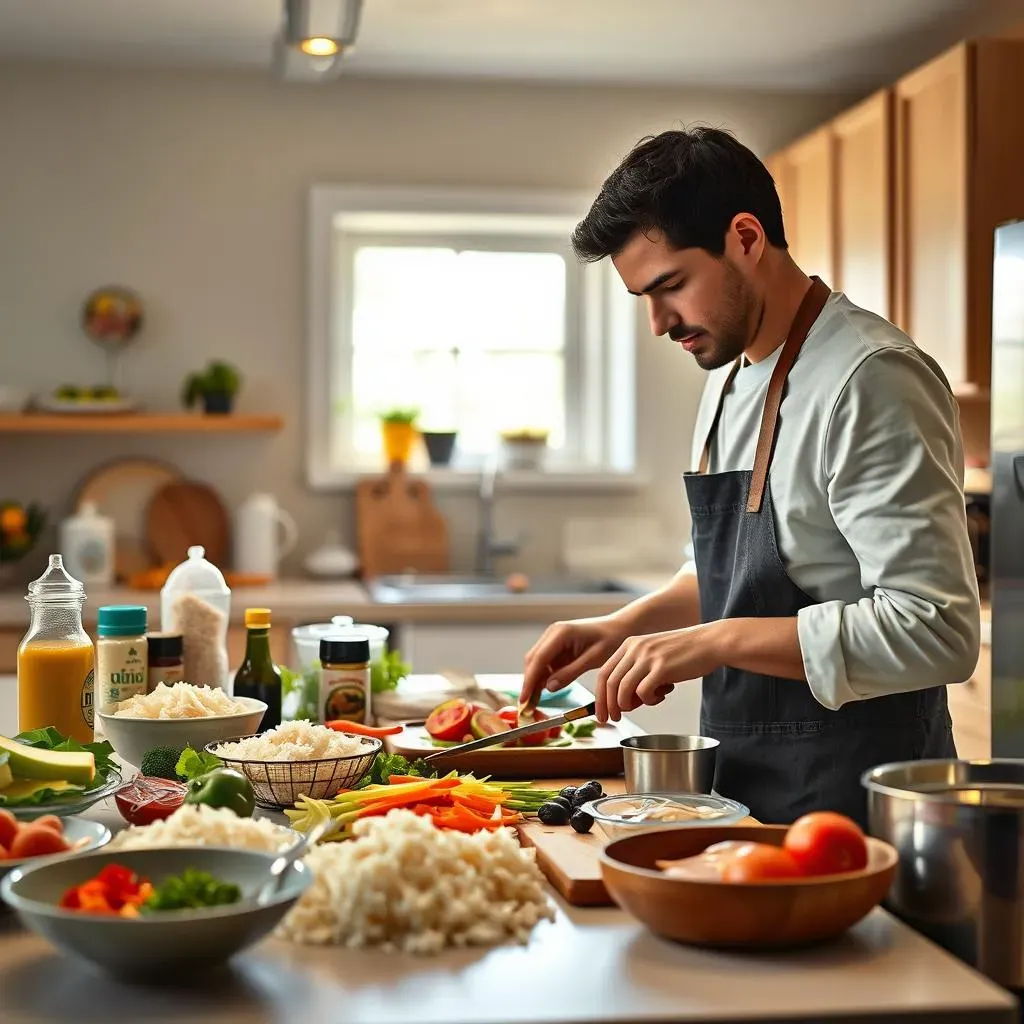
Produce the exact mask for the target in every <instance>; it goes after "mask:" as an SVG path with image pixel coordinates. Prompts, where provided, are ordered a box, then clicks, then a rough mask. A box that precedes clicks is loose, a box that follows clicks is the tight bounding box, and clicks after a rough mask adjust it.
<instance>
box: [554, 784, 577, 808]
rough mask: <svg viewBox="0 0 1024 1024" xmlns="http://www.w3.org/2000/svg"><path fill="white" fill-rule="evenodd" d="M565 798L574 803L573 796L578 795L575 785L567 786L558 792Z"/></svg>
mask: <svg viewBox="0 0 1024 1024" xmlns="http://www.w3.org/2000/svg"><path fill="white" fill-rule="evenodd" d="M558 795H559V796H560V797H561V798H562V799H563V800H568V801H569V803H570V804H571V803H572V798H573V797H574V796H575V795H576V787H575V786H566V787H565V789H563V790H561V791H560V792H559V794H558Z"/></svg>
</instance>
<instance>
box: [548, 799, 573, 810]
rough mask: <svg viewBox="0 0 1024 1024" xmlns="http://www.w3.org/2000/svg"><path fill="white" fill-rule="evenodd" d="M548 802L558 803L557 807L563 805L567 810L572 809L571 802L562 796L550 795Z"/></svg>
mask: <svg viewBox="0 0 1024 1024" xmlns="http://www.w3.org/2000/svg"><path fill="white" fill-rule="evenodd" d="M548 803H551V804H558V806H559V807H564V808H565V809H566V810H567V811H571V810H572V804H571V803H570V802H569V801H568V800H567V799H566V798H565V797H564V796H556V797H552V798H551V799H550V800H549V801H548Z"/></svg>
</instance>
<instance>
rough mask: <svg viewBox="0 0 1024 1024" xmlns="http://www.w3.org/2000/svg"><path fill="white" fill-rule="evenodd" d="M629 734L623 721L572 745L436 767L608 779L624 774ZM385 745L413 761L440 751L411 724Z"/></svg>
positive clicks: (506, 775)
mask: <svg viewBox="0 0 1024 1024" xmlns="http://www.w3.org/2000/svg"><path fill="white" fill-rule="evenodd" d="M628 735H631V733H628V732H623V731H622V730H620V728H619V725H618V723H616V722H609V723H608V724H607V725H599V726H598V727H597V728H596V729H595V730H594V735H593V736H590V737H588V738H586V739H582V740H574V741H573V743H572V744H571V745H570V746H568V747H512V748H509V749H505V748H502V747H488V748H487V749H484V750H474V751H471V752H470V753H468V754H453V755H452V756H450V757H445V758H439V759H438V760H437V761H436V762H431V763H433V764H436V766H437V768H438V769H439V770H441V771H442V772H449V771H460V772H463V771H471V772H473V773H474V774H476V775H489V776H491V777H492V778H495V779H508V780H512V779H564V778H576V779H584V780H585V779H603V778H605V777H608V776H616V775H621V774H622V771H623V767H622V747H621V746H620V742H621V741H622V739H623V738H624V737H625V736H628ZM385 742H386V744H387V746H388V748H389V749H390V750H391V751H392V752H393V753H396V754H401V755H402V756H403V757H406V758H408V759H409V760H410V761H413V760H415V759H416V758H418V757H426V756H427V754H436V753H437V752H438V748H437V747H435V746H433V744H432V743H431V742H430V737H429V736H428V735H427V731H426V729H424V728H423V726H422V725H407V726H406V727H405V728H404V729H403V730H402V732H400V733H399V734H398V735H397V736H389V737H388V738H387V739H386V740H385ZM563 785H566V786H568V785H570V783H568V782H566V783H563ZM545 787H546V788H547V784H546V783H545Z"/></svg>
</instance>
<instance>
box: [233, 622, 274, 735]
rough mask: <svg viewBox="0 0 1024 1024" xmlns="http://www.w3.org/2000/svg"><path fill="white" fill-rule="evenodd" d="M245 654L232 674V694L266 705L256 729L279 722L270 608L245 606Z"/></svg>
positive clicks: (266, 727) (268, 726)
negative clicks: (271, 650) (271, 642)
mask: <svg viewBox="0 0 1024 1024" xmlns="http://www.w3.org/2000/svg"><path fill="white" fill-rule="evenodd" d="M245 630H246V637H245V657H244V658H243V659H242V664H241V665H240V666H239V667H238V671H237V672H236V673H235V688H234V691H233V694H234V696H235V697H255V698H256V699H257V700H262V701H264V702H265V703H266V705H267V710H266V713H265V714H264V715H263V721H262V722H261V723H260V731H261V732H263V731H265V730H267V729H276V728H277V726H279V725H280V724H281V673H280V671H279V670H278V668H277V666H276V665H275V664H274V659H273V657H272V656H271V654H270V609H269V608H246V609H245Z"/></svg>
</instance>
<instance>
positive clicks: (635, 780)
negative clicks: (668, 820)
mask: <svg viewBox="0 0 1024 1024" xmlns="http://www.w3.org/2000/svg"><path fill="white" fill-rule="evenodd" d="M620 745H621V747H622V763H623V767H624V769H625V774H626V792H627V793H710V792H711V789H712V786H713V785H714V782H715V761H716V759H717V755H718V740H713V739H711V738H710V737H709V736H673V735H658V734H653V735H650V736H630V737H628V738H627V739H624V740H622V741H621V744H620Z"/></svg>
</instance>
